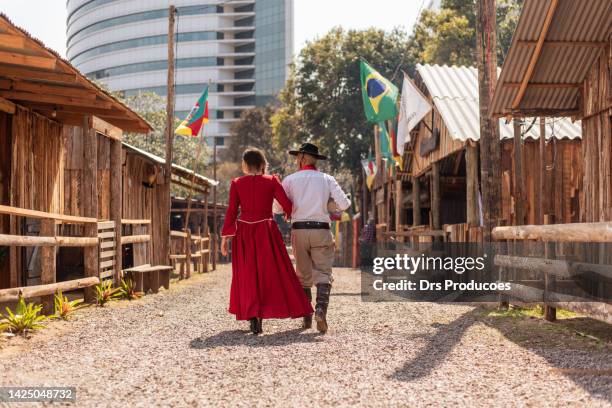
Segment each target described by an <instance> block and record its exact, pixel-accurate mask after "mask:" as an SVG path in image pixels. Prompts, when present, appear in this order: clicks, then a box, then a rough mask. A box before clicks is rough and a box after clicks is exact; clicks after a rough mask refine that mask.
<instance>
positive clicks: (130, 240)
mask: <svg viewBox="0 0 612 408" xmlns="http://www.w3.org/2000/svg"><path fill="white" fill-rule="evenodd" d="M149 241H151V236H150V235H127V236H124V237H121V245H126V244H141V243H143V242H149Z"/></svg>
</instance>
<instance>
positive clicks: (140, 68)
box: [86, 57, 217, 79]
mask: <svg viewBox="0 0 612 408" xmlns="http://www.w3.org/2000/svg"><path fill="white" fill-rule="evenodd" d="M216 63H217V58H215V57H198V58H181V59H178V60H177V61H176V68H197V67H214V66H216ZM166 69H168V61H167V60H160V61H149V62H139V63H135V64H127V65H120V66H117V67H110V68H105V69H101V70H99V71H94V72H90V73H88V74H86V75H87V76H88V77H89V78H93V79H102V78H108V77H111V76H117V75H126V74H134V73H137V72H149V71H163V70H166Z"/></svg>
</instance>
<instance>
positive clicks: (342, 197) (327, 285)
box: [283, 143, 350, 333]
mask: <svg viewBox="0 0 612 408" xmlns="http://www.w3.org/2000/svg"><path fill="white" fill-rule="evenodd" d="M289 154H291V155H293V156H295V157H296V160H297V165H298V169H299V170H298V171H297V172H295V173H293V174H291V175H289V176H287V177H286V178H285V179H284V180H283V187H284V189H285V191H286V193H287V196H289V199H291V201H292V202H293V213H292V214H291V245H292V247H293V255H294V257H295V262H296V272H297V274H298V276H299V278H300V282H301V283H302V287H303V288H304V293H306V296H307V297H308V299H309V300H311V301H312V290H311V288H312V286H313V284H314V285H315V286H316V287H317V298H316V307H315V320H316V321H317V330H319V331H320V332H321V333H325V332H327V306H328V305H329V295H330V292H331V284H332V281H333V278H332V265H333V262H334V249H335V244H334V237H333V235H332V233H331V230H330V222H331V220H330V218H329V211H328V202H329V201H330V199H331V200H333V201H334V202H335V204H336V207H337V208H338V209H339V210H341V211H344V210H346V209H347V208H348V207H349V206H350V201H349V199H348V198H347V196H346V194H345V193H344V192H343V191H342V188H340V186H339V185H338V182H337V181H336V179H335V178H334V177H332V176H330V175H329V174H325V173H323V172H320V171H318V170H317V167H316V165H317V160H327V157H326V156H324V155H322V154H319V148H318V147H317V146H315V145H313V144H311V143H304V144H303V145H302V146H301V147H300V149H299V150H291V151H289ZM303 327H304V328H306V329H308V328H310V327H312V316H308V317H305V318H304V325H303Z"/></svg>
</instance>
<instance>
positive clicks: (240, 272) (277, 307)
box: [221, 149, 313, 334]
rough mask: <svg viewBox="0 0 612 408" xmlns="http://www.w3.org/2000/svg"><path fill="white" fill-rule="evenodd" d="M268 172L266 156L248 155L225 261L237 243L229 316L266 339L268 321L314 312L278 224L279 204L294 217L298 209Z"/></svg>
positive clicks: (235, 195) (237, 185)
mask: <svg viewBox="0 0 612 408" xmlns="http://www.w3.org/2000/svg"><path fill="white" fill-rule="evenodd" d="M266 167H267V162H266V158H265V156H264V154H263V153H262V151H261V150H259V149H247V150H246V151H245V152H244V154H243V155H242V171H243V172H244V174H245V175H244V176H243V177H239V178H236V179H234V180H232V182H231V185H230V197H229V205H228V208H227V213H226V216H225V223H224V225H223V229H222V232H221V235H222V240H221V253H222V254H223V256H227V253H228V240H229V238H230V237H232V238H233V239H232V285H231V291H230V304H229V312H230V313H232V314H234V315H236V319H237V320H249V322H250V328H251V332H252V333H253V334H259V333H262V320H263V319H285V318H299V317H304V316H310V315H312V312H313V310H312V305H311V304H310V302H309V300H308V298H307V297H306V296H305V295H304V292H303V291H302V288H301V285H300V281H299V280H298V277H297V275H296V273H295V270H294V269H293V265H292V263H291V259H290V258H289V254H288V253H287V248H286V246H285V243H284V242H283V238H282V236H281V233H280V231H279V230H278V226H277V224H276V222H275V221H274V220H273V219H272V203H273V201H274V199H276V200H277V201H278V203H279V204H280V205H281V206H282V208H283V210H284V212H285V214H287V216H289V217H290V216H291V214H292V212H293V208H292V204H291V201H290V200H289V198H288V197H287V194H285V190H283V186H282V185H281V183H280V181H279V179H278V178H276V177H273V176H270V175H266V174H265V171H266ZM238 210H240V218H238Z"/></svg>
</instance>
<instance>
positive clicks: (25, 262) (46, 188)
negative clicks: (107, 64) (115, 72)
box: [0, 15, 151, 288]
mask: <svg viewBox="0 0 612 408" xmlns="http://www.w3.org/2000/svg"><path fill="white" fill-rule="evenodd" d="M0 55H1V62H0V288H8V287H19V286H27V285H32V284H40V283H42V284H50V283H53V282H55V281H56V280H68V279H71V273H72V270H71V266H74V267H75V268H80V269H81V273H84V275H85V277H96V278H97V276H98V274H99V269H100V264H99V262H101V261H102V259H99V258H98V255H99V248H98V227H99V225H98V224H99V221H100V220H106V224H105V225H104V226H106V227H108V226H109V225H111V224H113V223H117V222H118V223H120V222H121V216H122V214H121V165H122V163H121V137H122V131H131V132H139V133H147V132H149V131H150V130H151V128H150V126H149V124H147V123H146V122H145V121H144V120H143V119H142V118H140V117H139V116H138V115H137V114H136V113H134V112H133V111H132V110H130V109H129V108H128V107H127V106H125V105H124V104H122V103H121V102H119V101H117V100H116V99H114V98H113V97H112V96H111V95H110V94H108V93H106V92H105V91H104V90H102V89H100V88H99V87H98V86H96V85H95V84H94V83H92V82H90V81H89V80H88V79H87V78H85V77H84V76H83V75H81V74H80V73H79V72H78V71H77V70H76V69H75V68H74V67H72V66H71V65H70V64H69V63H68V62H67V61H65V60H63V59H62V58H61V57H60V56H59V55H57V54H56V53H55V52H54V51H52V50H50V49H48V48H46V47H45V46H44V45H43V44H42V43H41V42H40V41H38V40H36V39H34V38H32V37H31V36H30V35H29V34H28V33H27V32H25V31H24V30H22V29H20V28H18V27H16V26H14V25H13V24H12V23H11V22H10V21H9V20H8V19H7V18H6V17H5V16H4V15H0ZM116 234H117V235H115V234H113V236H112V237H111V238H112V239H113V246H112V248H111V249H112V250H116V249H117V248H118V246H119V245H120V229H119V231H118V232H117V233H116ZM75 250H78V251H81V258H80V259H77V258H78V256H75V254H74V251H75ZM103 252H109V251H103ZM83 253H84V255H83ZM100 255H102V253H100ZM106 262H107V263H109V264H113V268H112V269H113V270H114V269H115V268H116V267H115V266H114V260H111V261H106ZM57 265H60V268H58V269H56V266H57ZM64 266H65V267H64ZM56 272H57V274H56Z"/></svg>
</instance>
